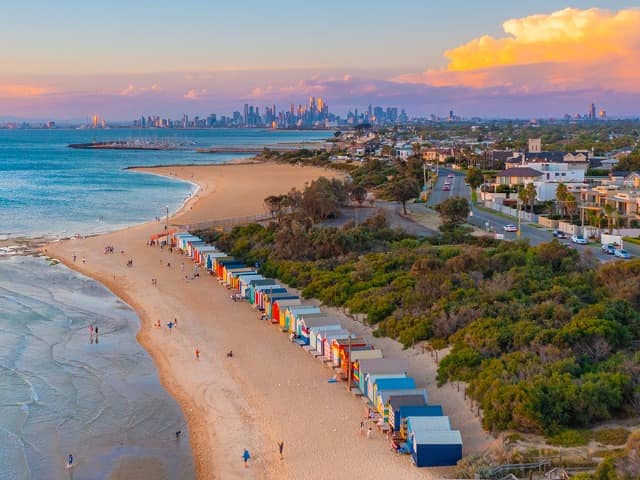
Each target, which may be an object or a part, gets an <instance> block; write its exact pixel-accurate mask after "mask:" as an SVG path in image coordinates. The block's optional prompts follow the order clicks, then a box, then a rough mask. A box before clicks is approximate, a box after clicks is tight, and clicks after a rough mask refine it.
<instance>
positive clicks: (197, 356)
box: [196, 348, 200, 360]
mask: <svg viewBox="0 0 640 480" xmlns="http://www.w3.org/2000/svg"><path fill="white" fill-rule="evenodd" d="M196 360H200V349H199V348H196Z"/></svg>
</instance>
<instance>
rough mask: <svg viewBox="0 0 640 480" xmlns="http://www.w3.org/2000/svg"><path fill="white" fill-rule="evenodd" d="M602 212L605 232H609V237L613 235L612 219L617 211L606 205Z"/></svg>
mask: <svg viewBox="0 0 640 480" xmlns="http://www.w3.org/2000/svg"><path fill="white" fill-rule="evenodd" d="M602 211H603V213H604V216H605V217H607V231H608V232H609V235H611V234H612V233H613V218H614V215H615V214H616V213H617V210H616V209H615V208H613V207H612V206H611V205H609V204H608V203H607V204H605V206H604V207H603V209H602Z"/></svg>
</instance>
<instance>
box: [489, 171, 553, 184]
mask: <svg viewBox="0 0 640 480" xmlns="http://www.w3.org/2000/svg"><path fill="white" fill-rule="evenodd" d="M540 177H542V173H541V172H539V171H538V170H534V169H533V168H529V167H512V168H507V169H506V170H502V171H500V172H498V173H497V175H496V184H498V185H520V184H522V185H527V184H529V183H534V182H536V181H538V179H539V178H540Z"/></svg>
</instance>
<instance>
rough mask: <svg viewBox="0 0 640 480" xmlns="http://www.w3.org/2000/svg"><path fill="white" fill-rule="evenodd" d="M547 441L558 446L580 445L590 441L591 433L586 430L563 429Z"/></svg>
mask: <svg viewBox="0 0 640 480" xmlns="http://www.w3.org/2000/svg"><path fill="white" fill-rule="evenodd" d="M547 442H548V443H550V444H551V445H555V446H556V447H580V446H584V445H586V444H587V443H589V433H588V432H586V431H584V430H569V429H567V430H562V431H561V432H559V433H557V434H555V435H553V436H551V437H549V438H548V439H547Z"/></svg>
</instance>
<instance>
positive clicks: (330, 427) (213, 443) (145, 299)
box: [44, 162, 491, 479]
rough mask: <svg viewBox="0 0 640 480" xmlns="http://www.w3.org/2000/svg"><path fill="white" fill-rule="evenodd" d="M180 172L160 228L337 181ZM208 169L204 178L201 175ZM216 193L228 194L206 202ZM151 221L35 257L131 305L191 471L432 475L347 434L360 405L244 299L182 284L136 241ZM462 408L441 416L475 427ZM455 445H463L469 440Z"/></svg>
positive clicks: (244, 210) (251, 171) (258, 170)
mask: <svg viewBox="0 0 640 480" xmlns="http://www.w3.org/2000/svg"><path fill="white" fill-rule="evenodd" d="M234 165H235V166H234ZM176 167H177V166H172V167H167V166H163V167H159V168H154V169H153V170H154V171H153V172H149V171H147V170H149V167H145V168H144V169H138V170H137V171H140V172H144V173H153V174H156V175H164V176H166V173H163V172H165V171H167V170H169V171H170V169H175V168H176ZM180 168H181V169H182V170H181V174H182V176H180V177H178V176H177V175H176V177H171V178H176V179H179V180H183V181H188V182H191V183H196V182H199V183H197V185H198V186H199V187H200V190H199V191H198V194H197V195H192V196H191V197H190V198H189V199H188V200H186V201H185V202H184V204H183V206H182V207H181V208H180V209H178V211H176V213H175V214H174V215H173V217H172V218H170V225H171V223H172V221H173V222H175V221H181V222H183V223H185V224H188V223H194V222H195V221H196V220H201V221H202V220H213V219H216V218H220V217H223V218H224V217H226V216H228V215H226V214H234V215H235V216H241V215H246V214H250V213H254V214H255V213H258V212H259V211H260V210H261V209H262V208H263V207H262V199H263V198H265V197H266V196H268V195H271V194H277V193H286V192H287V191H288V190H289V189H290V188H292V187H297V188H302V187H303V185H304V182H305V181H310V180H312V179H313V178H317V177H318V176H321V175H325V176H335V177H338V176H340V174H339V173H338V172H333V171H330V172H327V171H326V170H324V169H322V168H315V167H305V168H300V167H293V166H288V165H281V164H270V163H262V162H258V163H257V164H256V163H249V164H243V163H239V164H233V165H213V166H202V165H197V166H190V167H185V166H183V165H180ZM207 171H209V172H213V173H211V175H207ZM196 174H197V175H198V176H197V179H196V176H195V175H196ZM186 175H191V177H188V176H186ZM189 178H191V179H192V180H193V181H192V180H189ZM251 179H253V182H252V181H251ZM240 181H241V182H242V183H241V184H240V183H237V182H240ZM255 182H257V183H255ZM234 187H236V188H234ZM230 194H236V195H235V196H233V195H232V199H233V200H235V202H233V201H231V200H229V198H228V196H229V195H230ZM220 198H224V199H225V200H226V201H225V202H219V201H216V199H217V200H219V199H220ZM225 213H226V214H225ZM161 226H163V222H162V220H161V221H160V222H154V221H151V222H146V223H143V224H141V225H137V226H131V227H128V228H126V229H123V230H119V231H117V232H111V233H107V234H100V235H97V236H94V237H90V238H84V239H69V240H64V241H59V242H55V243H51V244H48V245H46V246H45V248H44V253H45V254H46V255H48V256H51V257H54V258H56V259H58V260H60V261H62V262H63V263H64V264H65V265H67V266H68V267H70V268H72V269H74V270H76V271H78V272H80V273H82V274H84V275H87V276H89V277H91V278H93V279H95V280H97V281H99V282H101V283H102V284H103V285H105V286H106V287H107V288H108V289H109V290H110V291H111V292H112V293H114V294H115V295H116V296H118V297H120V298H121V299H122V300H123V301H125V302H126V303H127V304H128V305H130V306H131V307H132V308H133V309H134V310H135V311H136V313H137V314H138V316H139V318H140V330H139V331H138V333H137V335H136V338H137V340H138V341H139V343H140V344H141V345H142V346H143V347H144V348H145V350H147V352H148V353H149V355H150V356H151V358H152V359H153V361H154V363H155V365H156V367H157V371H158V377H159V378H160V382H161V384H162V386H163V387H164V388H165V389H166V390H167V391H168V392H169V393H170V394H171V395H172V396H173V397H174V398H175V399H176V401H177V402H178V403H179V404H180V406H181V408H182V410H183V414H184V417H185V419H186V421H187V423H188V425H189V432H190V442H191V446H192V451H193V459H194V466H195V470H196V475H197V478H199V479H203V478H207V479H209V478H225V479H226V478H245V477H246V476H249V478H284V479H289V478H290V479H294V478H295V479H298V478H302V479H304V478H309V479H311V478H317V477H316V476H315V475H314V473H315V471H314V468H317V467H318V465H320V464H322V463H324V462H330V463H331V464H335V465H340V466H343V470H344V473H345V476H347V475H348V476H351V475H357V474H363V472H364V476H365V477H367V474H366V472H367V471H369V472H370V474H371V475H373V476H375V475H379V474H383V475H384V476H394V477H395V478H400V479H403V478H407V479H413V478H430V475H431V474H430V473H429V472H428V471H425V470H424V469H416V468H415V467H413V465H412V464H411V462H410V461H409V459H407V458H399V457H396V456H394V455H391V453H390V452H389V450H388V446H387V445H386V441H385V440H384V439H383V438H382V436H381V435H378V436H379V437H380V438H374V439H371V440H363V439H362V437H360V436H359V435H358V434H357V425H358V423H359V421H360V419H361V416H362V411H363V405H362V404H361V402H360V401H358V400H357V399H356V398H354V397H353V396H352V395H345V393H346V391H344V390H343V391H336V388H335V387H333V386H331V385H328V384H327V383H326V378H328V377H329V371H328V370H327V369H326V367H324V365H321V364H319V362H316V361H314V360H313V359H312V358H311V357H310V356H309V355H308V354H306V353H305V352H304V351H303V350H302V349H295V348H293V347H292V346H291V344H290V343H289V342H288V341H286V339H285V338H284V336H283V335H282V334H280V332H279V331H277V329H275V328H270V326H269V328H267V327H266V326H265V325H264V324H262V323H261V322H259V321H258V320H257V318H256V317H257V314H256V311H255V310H253V309H252V308H251V307H250V306H249V305H247V304H235V303H230V302H229V299H228V294H227V291H226V289H224V288H222V287H220V286H219V285H217V283H216V282H212V281H211V279H209V278H208V276H204V278H199V279H198V280H194V281H187V280H184V278H183V277H184V275H183V273H184V271H179V270H178V267H177V264H178V263H179V262H181V261H183V262H184V260H185V258H184V257H181V256H180V255H179V254H177V253H176V252H174V253H169V252H167V251H165V250H160V249H159V248H157V247H146V246H145V245H144V243H145V242H146V240H148V238H149V236H150V235H151V234H153V233H156V232H158V231H162V229H161ZM105 244H112V245H116V251H120V250H123V251H124V252H125V253H124V254H119V253H116V254H113V255H105V254H103V253H102V247H103V246H104V245H105ZM76 253H77V254H78V255H79V256H78V258H80V255H83V256H86V258H87V263H86V264H85V263H79V262H76V263H74V262H73V261H72V259H71V257H72V255H75V254H76ZM128 258H134V259H135V267H134V268H131V269H126V268H123V267H124V262H125V261H126V259H128ZM158 258H160V264H161V265H163V262H164V263H165V264H166V263H167V262H171V263H172V267H171V268H162V266H161V267H158ZM191 267H192V266H191V264H190V262H189V265H188V268H191ZM151 276H155V278H157V282H158V285H157V286H154V287H149V278H151ZM169 312H173V313H169ZM174 315H176V318H180V328H179V329H176V331H175V332H171V333H168V332H167V331H165V329H164V328H162V329H160V330H158V329H156V328H154V327H153V324H154V320H156V319H161V323H163V322H166V321H169V320H171V318H172V317H173V316H174ZM354 323H355V322H354ZM369 330H370V329H369ZM369 334H370V332H369ZM373 341H374V342H376V341H378V342H380V343H382V344H384V345H385V347H384V348H385V349H386V350H388V351H394V352H395V351H396V350H399V349H398V348H397V345H395V346H394V344H397V342H394V341H393V340H391V339H378V340H376V339H374V340H373ZM229 347H232V348H233V351H234V359H233V360H232V361H230V360H228V359H226V358H224V355H223V352H224V351H227V350H228V348H229ZM194 348H199V349H200V350H201V351H202V358H201V359H200V360H195V359H194V356H193V349H194ZM236 352H237V353H236ZM303 358H304V359H303ZM417 360H420V362H422V361H425V359H417ZM426 361H428V359H427V360H426ZM432 363H434V362H432ZM175 365H177V366H178V367H177V369H176V368H175ZM434 365H435V363H434ZM203 367H206V370H204V371H203V370H202V368H203ZM415 368H418V366H415ZM425 368H426V367H425V366H423V367H422V369H421V370H422V371H421V372H420V375H419V378H421V379H425V373H428V377H427V378H426V379H425V381H426V383H427V384H428V385H429V386H428V388H429V389H433V388H434V386H433V385H432V382H433V381H434V379H435V378H430V377H431V376H432V374H433V376H434V375H435V373H434V372H435V370H434V369H432V368H431V367H429V369H430V370H434V371H433V372H431V371H429V372H425V371H424V370H425ZM341 390H342V389H341ZM449 390H451V391H448V390H447V389H446V388H443V390H442V391H441V395H442V396H443V398H444V399H445V400H444V401H443V403H444V402H446V401H447V395H451V394H452V392H455V389H454V387H453V386H450V389H449ZM430 396H431V390H430ZM458 396H459V397H461V396H462V395H461V394H459V395H458ZM436 401H437V399H436ZM303 405H304V406H303ZM443 406H444V405H443ZM296 407H297V408H296ZM464 407H465V405H464V402H463V403H462V407H461V406H460V405H456V408H455V409H454V410H455V411H452V410H451V409H450V408H447V407H446V406H445V414H447V415H450V416H451V419H452V423H454V426H455V427H457V428H459V427H462V425H461V423H465V428H464V430H468V428H469V423H470V422H475V424H478V425H479V421H478V420H477V419H474V418H473V414H471V413H469V412H468V413H467V415H466V416H464V415H460V417H464V418H458V417H457V416H458V414H459V413H460V412H459V411H458V410H460V409H461V408H464ZM307 412H314V415H313V416H310V415H308V414H307ZM474 428H475V427H474ZM309 431H311V432H312V433H311V434H309ZM480 435H481V434H480V433H478V435H477V436H478V438H477V439H475V440H474V441H471V439H469V440H470V443H471V447H470V449H469V450H468V451H467V452H465V454H466V453H469V452H470V451H477V450H478V447H479V446H480V443H482V444H483V446H485V445H484V444H486V443H491V441H489V440H488V438H487V436H486V435H485V434H482V438H480ZM281 439H283V440H285V444H286V445H287V447H286V448H285V457H286V459H287V461H286V462H281V461H279V460H278V458H277V455H276V452H275V445H276V442H277V441H279V440H281ZM464 440H465V445H467V438H464ZM354 442H356V444H357V446H356V447H355V448H357V449H358V451H359V453H360V454H361V455H362V462H353V458H352V457H353V456H352V454H351V453H350V451H351V450H352V449H353V448H354ZM245 447H246V448H249V449H250V451H251V452H252V462H253V465H252V467H251V469H250V470H249V471H246V470H244V469H242V468H239V467H241V465H240V454H241V452H242V449H243V448H245ZM349 459H351V462H349ZM354 463H356V464H357V465H354ZM360 463H366V464H367V465H368V467H363V466H362V465H361V464H360ZM363 468H364V470H363ZM243 472H244V473H243Z"/></svg>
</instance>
